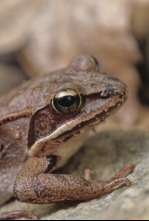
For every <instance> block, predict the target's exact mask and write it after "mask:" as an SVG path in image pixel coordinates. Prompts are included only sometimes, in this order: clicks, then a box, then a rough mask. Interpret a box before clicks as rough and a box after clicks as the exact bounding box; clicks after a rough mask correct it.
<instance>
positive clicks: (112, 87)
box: [101, 77, 129, 100]
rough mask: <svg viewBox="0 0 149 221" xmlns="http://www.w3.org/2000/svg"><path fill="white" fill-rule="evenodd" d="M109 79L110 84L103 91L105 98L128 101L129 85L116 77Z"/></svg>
mask: <svg viewBox="0 0 149 221" xmlns="http://www.w3.org/2000/svg"><path fill="white" fill-rule="evenodd" d="M107 79H108V84H107V86H106V89H105V90H104V91H102V93H101V95H102V96H105V98H106V97H109V96H119V97H120V98H123V99H124V100H126V99H127V97H128V93H129V91H128V87H127V85H126V84H125V83H124V82H122V81H121V80H119V79H118V78H115V77H108V78H107Z"/></svg>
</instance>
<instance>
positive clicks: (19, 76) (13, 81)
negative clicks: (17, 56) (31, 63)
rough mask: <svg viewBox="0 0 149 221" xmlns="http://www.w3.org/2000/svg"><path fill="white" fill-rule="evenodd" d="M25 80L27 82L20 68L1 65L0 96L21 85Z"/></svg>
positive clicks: (5, 64)
mask: <svg viewBox="0 0 149 221" xmlns="http://www.w3.org/2000/svg"><path fill="white" fill-rule="evenodd" d="M23 80H26V77H25V75H24V74H23V72H22V71H21V70H20V69H19V68H18V67H16V66H15V65H9V64H7V63H0V94H3V93H5V92H7V91H8V90H10V89H12V88H13V87H15V86H17V85H19V84H21V82H23Z"/></svg>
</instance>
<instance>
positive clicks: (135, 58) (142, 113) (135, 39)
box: [0, 0, 149, 129]
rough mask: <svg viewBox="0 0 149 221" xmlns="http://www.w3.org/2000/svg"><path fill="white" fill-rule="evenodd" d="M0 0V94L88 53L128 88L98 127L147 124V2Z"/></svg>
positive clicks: (148, 65)
mask: <svg viewBox="0 0 149 221" xmlns="http://www.w3.org/2000/svg"><path fill="white" fill-rule="evenodd" d="M0 3H1V6H0V94H4V93H5V92H7V91H8V90H10V89H11V88H13V87H14V86H16V85H19V84H20V83H21V82H22V81H25V80H28V79H30V78H32V77H35V76H37V75H40V74H43V75H44V73H47V72H50V71H53V70H56V69H59V68H63V67H66V66H67V65H68V64H69V62H70V60H71V59H72V58H73V57H74V56H76V55H78V54H91V55H93V56H94V57H96V58H97V59H98V60H99V63H100V67H101V72H106V73H108V74H109V75H111V76H116V77H118V78H120V79H121V80H123V81H124V82H126V84H127V85H128V87H129V91H130V94H129V99H128V101H127V103H126V104H125V106H124V107H123V108H122V109H121V111H120V112H119V113H118V114H117V115H115V116H114V117H112V118H111V119H109V120H108V121H107V124H103V125H102V128H104V129H105V128H109V127H112V128H113V127H123V128H141V129H148V128H149V114H148V113H149V0H131V1H130V0H81V1H80V0H75V1H74V0H61V1H59V0H44V1H43V0H36V1H35V0H12V1H10V0H1V2H0Z"/></svg>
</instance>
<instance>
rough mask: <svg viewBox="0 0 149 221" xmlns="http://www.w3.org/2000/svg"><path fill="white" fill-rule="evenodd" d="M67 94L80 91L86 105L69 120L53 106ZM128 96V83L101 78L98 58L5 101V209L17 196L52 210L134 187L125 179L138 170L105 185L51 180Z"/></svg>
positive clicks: (0, 113) (0, 162) (1, 135)
mask: <svg viewBox="0 0 149 221" xmlns="http://www.w3.org/2000/svg"><path fill="white" fill-rule="evenodd" d="M64 89H73V90H75V91H76V92H78V93H79V94H80V97H81V99H82V100H81V105H80V106H79V107H78V109H76V110H75V111H74V112H72V113H68V114H62V113H59V112H57V111H56V110H55V109H54V108H53V106H52V103H51V101H52V99H53V97H54V96H55V94H56V93H57V92H59V91H61V90H64ZM127 92H128V90H127V86H126V85H125V84H124V83H122V82H121V81H119V80H118V79H116V78H110V77H108V76H106V75H105V74H102V73H100V72H99V66H98V63H97V61H96V60H95V59H94V58H93V57H91V56H78V57H76V58H74V60H73V61H72V62H71V64H70V65H69V67H68V68H67V69H63V70H60V71H57V72H53V73H50V74H47V75H45V77H43V76H42V77H37V78H35V79H33V80H31V81H28V82H26V83H24V84H23V85H21V86H20V87H18V88H16V89H14V90H13V91H11V92H9V93H8V94H6V95H4V96H2V97H1V98H0V104H1V106H0V196H1V197H0V204H1V205H2V204H3V203H5V202H6V201H7V200H8V199H10V198H11V197H12V196H13V192H14V195H15V197H16V198H17V199H18V200H19V201H21V202H26V203H39V204H40V203H43V204H45V203H47V204H48V203H52V202H60V201H65V200H71V201H72V200H89V199H93V198H95V197H98V196H100V195H101V194H104V193H107V192H110V191H112V189H113V187H114V186H117V185H118V184H120V183H126V184H127V185H130V181H129V180H127V179H126V178H123V176H124V173H125V172H126V171H127V170H128V169H131V170H134V166H133V165H125V166H124V168H123V169H122V170H121V171H120V172H119V173H117V174H116V175H115V176H114V177H113V178H112V179H110V180H108V181H106V182H101V181H92V180H87V179H83V178H79V177H73V176H71V175H52V174H51V172H52V171H53V170H56V169H58V168H60V167H62V166H63V165H64V164H66V163H67V161H68V160H69V158H70V157H71V156H72V155H73V154H75V153H76V151H77V150H78V149H79V148H80V147H81V145H82V144H83V142H84V140H85V139H86V137H87V134H88V131H89V129H90V127H93V126H95V125H97V124H99V123H100V122H101V121H103V120H104V119H105V118H106V117H108V116H109V115H111V114H113V113H114V112H115V111H117V110H118V109H119V107H120V106H121V105H122V104H123V103H124V102H125V100H126V98H127ZM99 157H100V156H99ZM13 189H14V191H13ZM18 214H19V215H18ZM21 215H22V216H25V214H24V213H21V212H20V213H19V212H14V213H11V215H10V214H3V215H1V216H0V219H5V218H11V216H12V217H13V218H16V217H18V216H21ZM26 216H29V215H28V214H26ZM31 217H32V218H34V217H33V216H32V214H31Z"/></svg>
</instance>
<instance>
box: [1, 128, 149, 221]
mask: <svg viewBox="0 0 149 221" xmlns="http://www.w3.org/2000/svg"><path fill="white" fill-rule="evenodd" d="M125 163H133V164H135V165H136V169H135V171H134V173H132V174H131V175H129V176H128V178H129V179H130V180H131V182H132V186H130V187H126V186H121V187H119V188H117V189H116V190H114V191H113V192H112V193H111V194H107V195H105V196H102V197H99V198H98V199H94V200H91V201H88V202H73V203H70V202H67V203H57V204H52V205H27V204H22V203H19V202H16V201H12V202H10V203H9V204H7V205H4V206H3V207H2V208H1V209H0V212H4V211H11V210H16V209H21V210H22V209H23V210H32V211H34V212H35V213H36V214H37V215H40V216H41V217H42V219H45V220H49V219H50V220H59V219H60V220H68V219H69V220H74V219H75V220H81V219H82V220H84V219H98V220H99V219H103V220H106V219H121V220H123V219H142V218H147V217H148V216H149V210H148V205H149V131H146V132H145V131H141V130H138V131H135V130H134V131H123V130H121V131H120V130H113V131H105V132H102V133H100V134H97V135H96V136H94V137H92V138H91V139H90V140H89V141H88V142H87V143H86V144H85V145H84V147H83V148H82V149H81V150H80V152H79V153H77V154H76V155H75V156H74V157H73V158H72V159H71V160H70V162H69V163H68V164H67V165H66V166H65V167H64V168H63V169H61V170H60V171H58V173H69V174H73V175H78V176H83V171H84V169H86V168H89V169H91V170H92V171H93V172H94V175H93V178H94V179H98V180H104V179H108V178H110V177H111V176H112V175H113V174H115V172H116V171H117V170H119V169H120V168H121V167H122V166H123V165H124V164H125Z"/></svg>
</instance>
